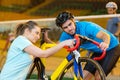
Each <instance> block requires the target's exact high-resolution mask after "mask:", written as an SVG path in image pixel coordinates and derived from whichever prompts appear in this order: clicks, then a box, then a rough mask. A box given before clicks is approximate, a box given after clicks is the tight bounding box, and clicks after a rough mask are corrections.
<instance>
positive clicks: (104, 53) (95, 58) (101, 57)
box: [92, 41, 106, 61]
mask: <svg viewBox="0 0 120 80" xmlns="http://www.w3.org/2000/svg"><path fill="white" fill-rule="evenodd" d="M92 43H93V44H95V45H97V46H98V47H99V46H100V43H98V42H96V41H92ZM105 55H106V50H103V51H102V54H101V56H99V57H94V58H93V60H97V61H99V60H101V59H103V58H104V57H105Z"/></svg>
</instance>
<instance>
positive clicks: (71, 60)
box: [26, 35, 106, 80]
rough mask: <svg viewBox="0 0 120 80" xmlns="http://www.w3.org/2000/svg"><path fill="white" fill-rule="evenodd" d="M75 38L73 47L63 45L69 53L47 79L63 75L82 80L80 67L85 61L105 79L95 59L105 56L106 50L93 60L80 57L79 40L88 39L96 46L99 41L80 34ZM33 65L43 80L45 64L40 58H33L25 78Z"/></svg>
mask: <svg viewBox="0 0 120 80" xmlns="http://www.w3.org/2000/svg"><path fill="white" fill-rule="evenodd" d="M75 39H76V45H75V47H74V48H68V47H65V48H66V49H67V50H68V51H70V54H68V56H67V57H66V58H65V59H64V60H63V62H62V63H61V64H60V65H59V66H58V68H57V69H56V70H55V71H54V72H53V73H52V75H51V76H50V77H49V80H64V77H69V78H70V79H74V80H82V79H83V69H82V68H83V67H84V65H85V64H86V63H91V64H93V65H94V66H95V67H96V69H97V70H98V72H99V75H100V78H101V80H106V75H105V73H104V71H103V69H102V67H101V66H100V65H99V64H98V63H97V62H96V61H95V60H101V59H102V58H103V57H104V56H105V54H106V51H103V53H102V55H101V56H100V57H95V58H94V60H93V59H90V58H88V57H81V56H80V53H79V52H78V51H77V49H78V47H79V45H80V40H87V41H90V42H91V43H93V44H95V45H97V46H99V43H98V42H96V41H94V40H92V39H89V38H87V37H84V36H80V35H79V36H78V35H77V36H75ZM35 67H36V68H37V71H38V79H39V80H45V66H44V64H43V63H42V61H41V59H40V58H35V59H34V63H33V65H32V68H31V70H30V72H29V74H28V75H27V78H26V79H29V78H30V76H31V74H32V72H33V69H34V68H35ZM73 67H74V68H73ZM71 69H72V71H71ZM69 71H71V72H69ZM69 74H70V75H69Z"/></svg>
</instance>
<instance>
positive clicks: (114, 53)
mask: <svg viewBox="0 0 120 80" xmlns="http://www.w3.org/2000/svg"><path fill="white" fill-rule="evenodd" d="M119 50H120V46H117V47H115V48H113V49H111V50H109V51H107V52H106V56H105V57H104V58H103V59H102V60H100V61H97V62H98V63H99V64H100V65H101V66H102V68H103V70H104V72H105V74H106V76H107V75H108V74H109V73H110V72H111V70H112V69H113V67H114V66H115V64H116V63H117V61H118V59H119V56H120V51H119ZM98 56H100V53H93V55H92V56H91V58H94V57H98ZM84 70H87V71H89V72H90V73H92V74H93V75H94V74H95V72H96V68H95V67H94V66H93V65H92V64H90V63H87V64H86V66H85V68H84Z"/></svg>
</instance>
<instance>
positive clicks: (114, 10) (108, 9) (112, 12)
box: [107, 8, 116, 14]
mask: <svg viewBox="0 0 120 80" xmlns="http://www.w3.org/2000/svg"><path fill="white" fill-rule="evenodd" d="M107 12H108V14H115V13H116V9H113V8H107Z"/></svg>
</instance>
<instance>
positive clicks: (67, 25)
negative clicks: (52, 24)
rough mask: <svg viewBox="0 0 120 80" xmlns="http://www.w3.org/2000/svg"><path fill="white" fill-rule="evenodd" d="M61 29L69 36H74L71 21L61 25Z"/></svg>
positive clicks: (72, 22) (73, 24) (73, 25)
mask: <svg viewBox="0 0 120 80" xmlns="http://www.w3.org/2000/svg"><path fill="white" fill-rule="evenodd" d="M62 29H63V30H64V31H65V32H66V33H68V34H70V35H73V34H75V23H74V21H73V20H71V19H70V20H67V21H66V22H65V23H64V24H63V25H62Z"/></svg>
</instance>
